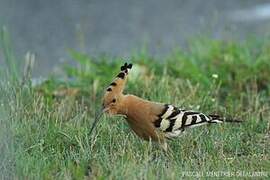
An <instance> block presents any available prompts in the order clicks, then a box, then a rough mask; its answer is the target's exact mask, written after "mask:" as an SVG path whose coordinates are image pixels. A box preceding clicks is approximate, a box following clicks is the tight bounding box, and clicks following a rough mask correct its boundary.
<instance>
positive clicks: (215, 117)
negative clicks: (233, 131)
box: [208, 114, 243, 123]
mask: <svg viewBox="0 0 270 180" xmlns="http://www.w3.org/2000/svg"><path fill="white" fill-rule="evenodd" d="M208 116H209V117H210V118H211V120H210V121H209V122H210V123H224V122H229V123H241V122H243V121H240V120H238V119H232V118H226V117H221V116H219V115H212V114H211V115H208Z"/></svg>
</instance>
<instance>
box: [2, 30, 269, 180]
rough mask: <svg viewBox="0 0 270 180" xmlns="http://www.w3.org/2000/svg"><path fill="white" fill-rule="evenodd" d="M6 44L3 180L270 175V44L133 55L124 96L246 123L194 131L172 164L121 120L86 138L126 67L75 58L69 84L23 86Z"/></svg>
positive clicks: (208, 43)
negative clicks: (109, 89) (110, 87)
mask: <svg viewBox="0 0 270 180" xmlns="http://www.w3.org/2000/svg"><path fill="white" fill-rule="evenodd" d="M3 37H5V35H4V34H2V38H1V41H2V42H4V41H3ZM4 39H5V40H7V38H4ZM9 44H10V43H7V42H4V43H3V44H2V47H4V48H2V49H4V50H5V52H6V53H4V55H5V58H6V62H7V67H8V68H7V69H8V70H9V74H8V75H9V76H7V77H9V78H5V80H3V81H1V86H0V88H1V95H0V97H1V99H0V100H1V103H0V104H1V106H0V112H1V117H0V122H1V127H0V140H1V143H0V151H1V155H0V158H1V162H0V174H1V175H0V177H1V178H7V177H10V178H11V179H13V178H17V179H41V178H43V179H83V178H97V179H107V178H109V179H134V178H138V179H167V178H169V179H179V178H181V177H183V176H184V175H189V176H191V177H189V178H192V177H194V176H200V175H203V176H204V177H207V176H210V175H211V174H206V173H207V172H208V173H209V172H230V173H235V172H237V171H241V172H243V173H245V172H246V173H249V172H266V174H263V176H262V178H266V176H267V175H268V176H269V175H270V171H269V170H270V148H269V146H270V132H269V131H270V120H269V117H270V99H269V97H270V96H269V94H270V41H269V40H264V41H260V42H257V41H254V40H252V41H250V42H245V43H235V42H231V41H230V42H225V41H219V40H210V39H199V40H196V41H193V42H191V43H190V46H189V47H188V48H187V49H186V50H185V51H184V50H176V51H174V52H172V53H171V54H170V55H169V56H167V57H166V58H164V59H163V60H159V59H156V58H153V57H151V56H150V55H149V54H147V50H143V51H141V52H138V53H136V54H134V55H133V56H132V57H131V59H130V60H129V61H131V62H132V63H133V64H134V68H133V69H132V71H131V73H130V75H129V81H128V84H127V87H126V92H127V93H131V94H135V95H138V96H141V97H143V98H147V99H149V100H153V101H159V102H166V103H172V104H175V105H178V106H182V107H186V108H187V109H189V108H190V109H195V110H200V111H203V112H206V113H219V114H222V115H225V116H231V117H234V118H238V119H242V120H244V121H245V122H244V123H242V124H221V125H211V126H202V127H198V128H195V129H192V130H189V131H188V132H187V133H186V134H185V135H183V136H182V137H180V138H178V139H177V140H174V141H171V142H170V143H169V145H170V147H171V149H172V157H173V158H171V157H166V156H165V155H164V154H163V153H162V152H161V150H160V149H158V148H157V147H156V146H155V145H154V144H152V143H148V142H145V141H142V140H140V139H139V138H138V137H136V136H135V135H134V134H133V133H132V132H131V131H130V129H129V127H128V125H127V123H126V122H125V120H124V119H123V118H121V117H113V118H108V117H106V116H103V118H102V120H101V121H100V123H99V125H98V127H97V128H96V130H95V133H94V134H92V135H91V136H90V135H89V129H90V126H91V124H92V122H93V118H94V116H95V112H96V111H97V109H98V108H99V107H100V99H101V97H102V94H103V92H104V89H105V88H106V86H107V85H108V84H109V83H110V82H111V80H112V79H113V78H114V77H115V75H116V74H117V72H118V71H119V67H120V66H121V65H122V64H123V62H125V61H126V60H123V59H121V58H118V57H116V58H112V57H107V56H102V57H98V58H93V57H90V56H89V55H85V54H81V53H79V52H75V51H73V50H70V52H69V53H70V55H71V57H72V58H73V59H74V60H75V61H76V63H77V66H74V67H71V66H68V65H66V66H65V67H63V69H64V72H65V74H66V75H65V76H64V77H55V76H53V75H51V76H50V78H48V80H47V81H45V82H43V83H42V84H39V85H35V86H33V85H31V81H27V82H28V83H23V84H22V83H20V79H18V77H19V75H18V74H21V73H19V71H18V70H17V71H14V69H15V68H17V67H16V64H15V63H14V62H16V61H15V60H14V57H13V56H12V55H11V53H10V51H9V50H8V49H10V47H9V46H10V45H9ZM3 45H5V46H3ZM7 50H8V51H7ZM26 69H27V68H26ZM1 74H2V75H3V74H6V70H5V71H4V69H1ZM2 77H4V76H2ZM191 171H193V172H191ZM185 173H189V174H185ZM221 175H222V174H221ZM223 175H224V174H223ZM238 175H240V174H238ZM249 175H250V174H249Z"/></svg>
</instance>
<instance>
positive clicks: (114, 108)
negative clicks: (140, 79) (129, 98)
mask: <svg viewBox="0 0 270 180" xmlns="http://www.w3.org/2000/svg"><path fill="white" fill-rule="evenodd" d="M131 68H132V64H127V63H125V64H124V65H123V66H121V71H120V72H119V73H118V75H117V76H116V78H115V79H114V81H113V82H112V83H111V84H110V85H109V86H108V87H107V89H106V92H105V94H104V96H103V102H102V106H103V107H102V108H103V112H105V113H107V114H109V115H115V114H119V113H120V112H121V109H122V108H123V106H124V98H125V96H124V95H123V90H124V87H125V84H126V81H127V75H128V73H129V71H130V69H131Z"/></svg>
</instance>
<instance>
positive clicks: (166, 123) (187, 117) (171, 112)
mask: <svg viewBox="0 0 270 180" xmlns="http://www.w3.org/2000/svg"><path fill="white" fill-rule="evenodd" d="M210 122H212V118H211V117H209V116H207V115H205V114H202V113H200V112H195V111H187V110H184V109H180V108H177V107H175V106H173V105H168V104H165V107H164V110H163V112H162V113H161V114H160V115H158V119H157V120H156V121H155V123H154V125H155V127H156V128H157V129H158V130H160V131H162V132H164V133H165V135H166V137H168V138H173V137H177V136H179V135H180V134H181V132H183V131H184V130H185V129H186V128H192V127H196V126H200V125H203V124H206V123H210ZM213 123H217V122H214V121H213Z"/></svg>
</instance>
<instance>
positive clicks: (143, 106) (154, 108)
mask: <svg viewBox="0 0 270 180" xmlns="http://www.w3.org/2000/svg"><path fill="white" fill-rule="evenodd" d="M120 109H121V110H120V112H119V113H120V114H123V115H126V116H127V117H129V118H132V119H135V118H142V117H145V116H147V115H158V114H160V113H161V112H162V110H163V109H164V105H163V104H161V103H156V102H151V101H148V100H144V99H142V98H140V97H137V96H134V95H124V96H123V101H122V103H121V108H120Z"/></svg>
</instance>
